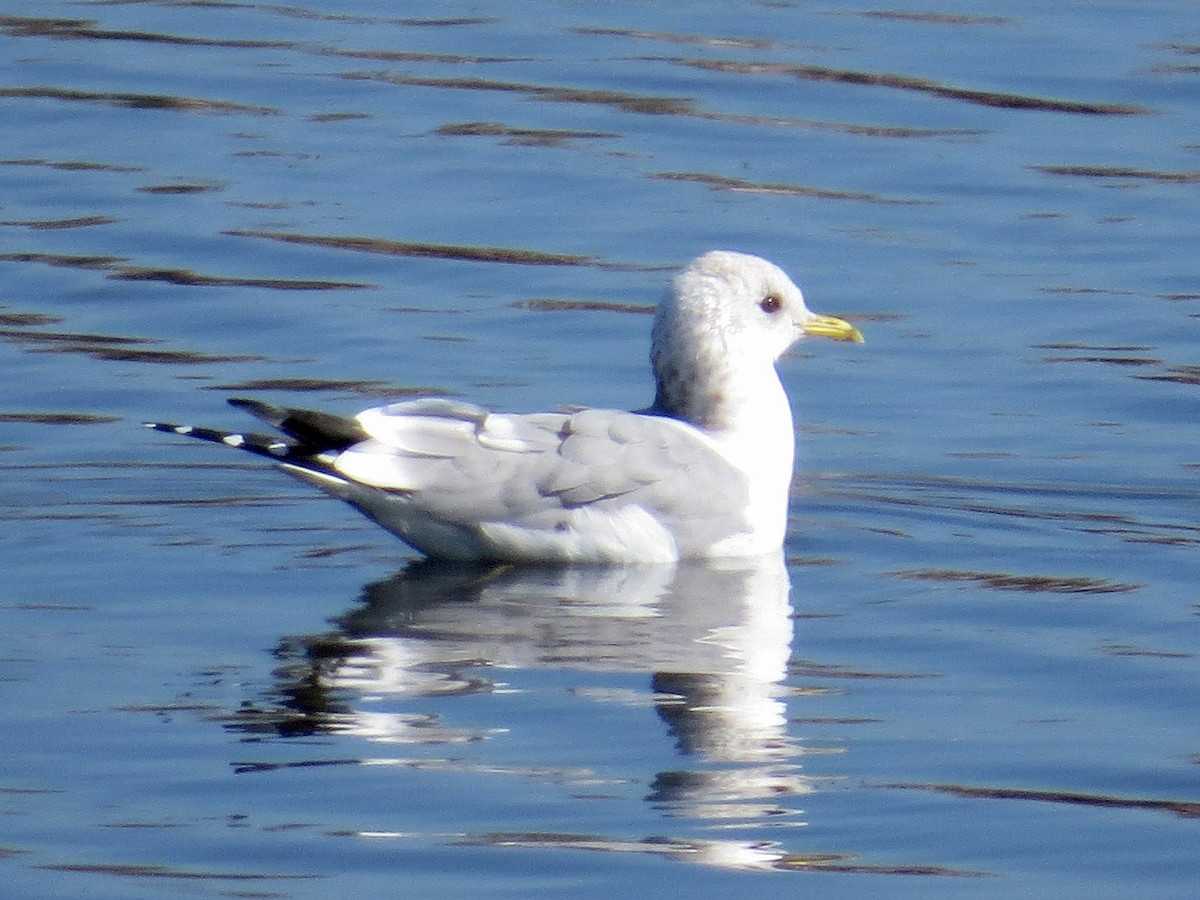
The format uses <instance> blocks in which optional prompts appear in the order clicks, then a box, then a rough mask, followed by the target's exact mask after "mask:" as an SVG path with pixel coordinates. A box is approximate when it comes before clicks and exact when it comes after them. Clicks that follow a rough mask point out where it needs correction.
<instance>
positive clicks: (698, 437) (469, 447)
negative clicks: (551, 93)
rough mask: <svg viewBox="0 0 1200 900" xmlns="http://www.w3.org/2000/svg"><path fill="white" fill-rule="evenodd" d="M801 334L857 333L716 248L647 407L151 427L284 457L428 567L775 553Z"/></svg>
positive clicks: (289, 466)
mask: <svg viewBox="0 0 1200 900" xmlns="http://www.w3.org/2000/svg"><path fill="white" fill-rule="evenodd" d="M805 334H818V335H824V336H828V337H834V338H838V339H842V340H858V341H861V340H862V338H861V336H860V335H859V333H858V331H857V330H856V329H855V328H853V326H851V325H849V324H847V323H846V322H843V321H841V320H840V319H833V318H831V317H828V316H819V315H816V314H814V313H811V312H809V310H808V309H807V308H806V307H805V305H804V298H803V295H802V294H801V293H800V290H799V289H798V288H797V287H796V286H795V285H794V284H792V282H791V281H790V280H789V279H788V277H787V276H786V275H785V274H784V273H783V272H782V271H781V270H780V269H778V268H777V267H775V266H774V265H772V264H771V263H768V262H766V261H765V260H762V259H758V258H757V257H753V256H747V255H744V254H740V253H730V252H726V251H713V252H711V253H707V254H705V255H704V256H701V257H699V258H698V259H696V260H695V261H693V262H692V263H691V264H689V265H688V266H687V267H685V268H684V269H683V270H682V271H681V272H680V273H679V275H678V276H677V277H676V278H675V281H674V284H673V289H672V291H671V292H670V294H669V295H668V296H667V298H666V299H664V300H663V302H662V303H661V304H660V306H659V308H658V311H657V314H656V317H655V322H654V331H653V348H652V350H651V362H652V364H653V368H654V375H655V383H656V396H655V400H654V404H653V405H652V406H651V407H649V408H648V409H646V410H643V411H641V412H623V411H616V410H596V409H586V410H582V411H579V412H572V413H535V414H529V415H516V414H504V413H491V412H488V411H487V410H484V409H482V408H480V407H477V406H473V405H471V404H468V403H461V402H457V401H449V400H440V399H431V400H415V401H409V402H405V403H396V404H392V405H390V406H383V407H378V408H375V409H368V410H366V411H365V412H362V413H360V414H359V415H358V416H356V417H355V418H354V419H341V418H338V417H335V416H330V415H328V414H326V413H311V412H307V411H303V410H292V409H284V408H281V407H276V406H271V405H269V404H264V403H259V402H257V401H250V400H235V401H231V402H233V403H234V404H235V405H238V406H241V407H243V408H246V409H248V410H249V411H250V412H251V413H253V414H254V415H256V416H258V417H259V418H260V419H262V420H264V421H266V422H267V423H269V424H270V425H272V426H274V427H276V428H278V429H279V430H281V431H282V432H283V433H284V434H285V435H287V439H285V440H281V439H276V438H271V437H264V436H261V435H250V434H230V433H226V432H219V431H213V430H211V429H202V428H191V427H188V426H175V425H166V424H162V423H152V424H151V425H150V427H153V428H157V429H158V430H163V431H174V432H176V433H181V434H187V435H190V436H194V437H199V438H203V439H206V440H212V441H219V442H223V443H226V444H229V445H232V446H235V447H240V448H242V449H245V450H249V451H251V452H254V453H258V454H260V455H263V456H267V457H270V458H272V459H275V460H276V461H277V462H278V464H279V465H280V467H281V468H282V469H283V470H284V471H286V472H288V473H289V474H292V475H295V476H297V477H298V478H300V479H302V480H304V481H307V482H309V483H311V484H314V485H316V486H317V487H319V488H321V489H322V490H324V491H326V492H327V493H329V494H332V495H333V496H335V497H338V498H340V499H342V500H345V501H346V502H348V503H350V504H351V505H353V506H354V507H356V508H357V509H359V510H360V511H362V512H363V513H365V514H366V515H367V516H369V517H370V518H372V519H374V520H375V521H376V522H378V523H379V524H380V525H382V526H383V527H384V528H386V529H387V530H388V531H391V532H392V533H394V534H396V535H397V536H399V537H400V538H401V539H403V540H404V541H405V542H407V543H408V544H410V545H411V546H413V547H414V548H416V549H417V550H419V551H421V552H422V553H425V554H426V555H429V556H434V557H442V558H450V559H497V560H528V561H559V562H635V561H636V562H663V561H672V560H677V559H682V558H716V557H731V556H749V555H756V554H761V553H767V552H770V551H773V550H776V549H778V548H779V547H780V546H781V544H782V542H783V537H784V530H785V528H786V524H787V503H788V493H789V485H790V482H791V476H792V457H793V449H794V435H793V429H792V416H791V409H790V405H789V403H788V398H787V395H786V394H785V393H784V389H783V385H782V384H781V383H780V381H779V376H778V374H777V373H776V371H775V363H776V360H777V359H778V358H779V356H780V355H781V354H782V353H783V352H784V351H785V350H787V348H788V347H790V346H791V345H792V344H793V343H794V342H795V341H796V340H797V339H798V338H800V337H801V336H803V335H805Z"/></svg>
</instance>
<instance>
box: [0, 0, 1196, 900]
mask: <svg viewBox="0 0 1200 900" xmlns="http://www.w3.org/2000/svg"><path fill="white" fill-rule="evenodd" d="M0 16H2V17H3V18H0V32H2V33H0V60H2V62H0V73H2V77H0V116H2V117H3V123H4V128H3V138H2V140H0V148H2V149H0V223H2V224H0V273H2V278H3V280H2V281H0V284H2V285H3V290H2V292H0V336H2V337H3V338H4V342H3V347H4V350H3V352H2V353H0V376H2V377H3V380H4V383H5V385H6V386H7V390H6V394H5V399H4V401H3V403H2V404H0V448H2V449H0V467H2V469H3V480H2V481H0V485H2V487H0V515H2V516H3V519H4V530H3V539H2V543H0V553H2V554H3V570H4V572H5V576H6V577H5V579H4V582H3V589H2V590H0V628H2V631H0V633H2V634H3V635H4V637H3V639H2V641H0V698H2V701H0V702H2V703H3V707H2V708H3V710H4V715H5V719H6V721H5V723H4V725H5V727H4V733H5V754H4V760H5V762H4V766H3V769H2V771H0V872H2V876H3V881H2V882H0V883H3V884H4V885H5V889H4V894H5V895H6V896H13V897H67V896H70V897H77V896H83V895H87V896H97V897H109V896H111V897H121V898H127V897H142V896H146V897H162V896H176V895H187V896H197V895H198V896H214V897H223V896H256V897H258V896H272V897H276V896H277V897H330V896H352V895H357V894H359V893H360V892H368V891H369V892H374V893H389V894H395V893H398V892H403V893H405V894H408V895H412V896H430V897H458V896H462V897H467V896H470V897H495V898H501V897H507V896H513V897H518V896H519V897H523V898H524V897H560V896H564V895H569V896H580V897H609V896H613V895H614V894H621V893H624V894H629V895H633V896H642V897H652V896H678V895H679V894H680V893H683V892H687V893H691V894H693V895H698V896H727V895H730V894H732V893H734V892H746V891H752V892H754V893H755V895H757V896H763V897H773V896H795V895H796V894H797V893H798V892H811V893H813V894H815V895H820V896H825V897H859V896H868V895H870V896H875V895H883V894H886V895H887V896H893V897H910V896H911V897H922V898H925V897H935V896H948V897H1009V896H1030V897H1033V896H1038V897H1050V896H1053V897H1056V898H1061V897H1088V898H1095V897H1125V896H1130V895H1133V894H1137V895H1138V896H1154V897H1172V898H1174V897H1183V896H1189V895H1192V894H1194V891H1195V888H1194V885H1195V883H1196V878H1197V876H1198V875H1200V861H1198V857H1197V852H1196V847H1197V824H1196V823H1197V817H1198V816H1200V784H1198V778H1197V775H1198V773H1200V769H1198V767H1197V763H1198V758H1200V729H1198V727H1197V718H1196V712H1195V711H1196V709H1197V707H1198V705H1200V696H1198V695H1200V691H1198V688H1197V685H1198V684H1200V679H1198V678H1197V675H1198V673H1197V653H1198V652H1200V640H1198V636H1197V629H1198V625H1200V618H1198V614H1200V598H1197V595H1196V589H1195V585H1196V583H1197V576H1198V574H1200V572H1198V567H1197V557H1196V554H1197V544H1198V543H1200V524H1198V523H1197V509H1198V501H1200V491H1198V490H1197V488H1196V481H1195V476H1196V471H1197V466H1198V465H1200V456H1198V454H1197V449H1196V448H1197V441H1196V421H1197V414H1198V411H1200V410H1198V406H1197V394H1196V391H1197V382H1198V374H1197V373H1198V372H1200V359H1197V355H1196V348H1197V346H1198V342H1197V327H1198V321H1197V320H1198V319H1200V306H1198V305H1197V304H1198V303H1200V277H1198V276H1200V272H1198V263H1197V259H1198V258H1200V257H1198V256H1197V254H1196V239H1195V233H1196V227H1195V226H1196V209H1197V198H1198V196H1200V194H1198V192H1200V156H1198V155H1197V154H1198V153H1200V145H1198V144H1197V133H1198V129H1197V124H1198V123H1197V109H1200V105H1198V104H1197V99H1198V98H1197V94H1198V81H1197V65H1196V60H1197V53H1198V51H1200V21H1198V20H1197V19H1196V16H1195V6H1194V4H1191V3H1184V2H1156V3H1107V4H1091V3H1060V4H1054V5H1051V6H1046V5H1045V4H1033V3H1014V4H1006V5H1004V6H1003V7H995V6H988V5H983V4H977V3H970V2H967V0H957V2H955V0H950V2H947V3H944V4H941V5H939V6H938V7H937V11H936V12H935V13H933V12H929V11H928V10H926V9H925V8H923V7H922V8H912V9H910V8H905V7H880V6H878V5H874V4H869V3H861V4H856V3H837V2H830V3H826V4H807V3H805V4H790V5H789V4H755V3H692V4H687V5H682V6H679V7H678V8H675V7H660V6H647V5H645V4H624V3H616V4H573V3H553V2H544V3H537V4H516V3H495V4H488V5H485V6H476V5H466V4H463V5H459V4H438V5H436V6H430V5H419V4H385V3H370V2H366V0H363V2H357V3H354V2H343V3H335V2H332V0H329V2H318V0H313V2H308V3H305V4H303V5H300V6H296V5H292V6H282V5H271V4H256V3H239V2H232V3H221V4H200V3H197V4H190V3H172V2H159V3H153V2H138V3H135V2H126V3H111V2H78V3H65V2H62V3H59V2H50V3H41V4H37V5H36V8H35V5H33V4H26V3H16V2H7V3H0ZM710 247H730V248H737V249H744V250H748V251H751V252H755V253H758V254H760V255H763V256H766V257H768V258H771V259H773V260H775V261H777V262H779V263H780V264H781V265H783V266H785V267H786V268H788V269H789V270H790V271H791V272H792V273H793V274H795V275H796V276H797V278H798V280H799V281H800V282H801V283H802V284H803V285H804V287H805V289H806V293H807V295H808V297H809V300H810V303H811V304H812V306H813V307H814V308H816V309H820V310H822V311H825V312H830V313H835V314H839V315H844V316H847V317H849V318H851V319H853V320H854V321H855V322H856V323H858V324H859V325H860V326H861V327H862V329H863V330H864V332H865V333H866V335H867V341H868V342H867V344H866V345H865V346H863V347H844V346H840V345H831V344H827V343H821V344H817V343H816V342H814V343H811V344H805V345H804V346H803V347H802V348H801V350H799V351H798V352H797V353H795V354H794V355H793V356H792V357H791V358H789V359H787V360H785V361H784V364H783V374H784V379H785V381H786V383H787V384H788V386H789V388H790V391H791V395H792V398H793V401H794V406H795V408H796V416H797V421H798V424H799V426H800V430H801V432H802V444H801V453H800V455H801V461H800V468H799V471H798V475H797V480H796V486H795V496H794V502H793V507H792V522H791V528H790V530H789V539H788V543H787V546H786V548H785V550H786V561H785V562H780V561H774V562H771V561H768V562H767V563H765V564H763V565H760V566H752V567H745V566H720V567H715V568H714V567H697V566H681V567H679V568H678V569H674V570H672V569H659V568H655V567H648V568H643V569H633V570H626V569H618V570H612V571H594V570H593V571H567V572H556V571H552V570H550V571H548V570H502V571H479V570H472V569H445V568H440V567H436V566H434V567H431V566H420V565H418V566H415V567H410V562H411V555H410V554H409V553H408V552H407V551H405V549H404V548H403V547H402V546H401V545H399V544H398V543H397V542H395V541H394V540H392V539H391V538H389V537H388V536H387V535H386V534H384V533H382V532H380V531H378V530H377V529H374V528H373V527H372V526H371V525H370V524H369V523H367V522H366V521H364V520H360V519H359V518H357V517H356V516H355V515H354V514H353V513H352V512H351V511H349V510H348V509H344V508H342V507H341V506H339V505H337V504H336V503H334V502H332V501H329V500H327V499H325V498H322V497H318V496H314V495H313V494H312V493H311V492H309V491H307V490H305V489H304V488H303V487H301V486H300V485H296V484H293V483H292V482H290V481H288V480H287V479H284V478H282V477H280V476H279V475H277V474H276V473H273V472H271V471H270V470H269V469H267V468H264V467H261V466H259V465H256V464H254V462H253V461H247V460H243V459H241V458H238V457H236V456H235V455H233V454H231V453H222V452H221V451H220V450H219V448H213V447H210V446H201V445H195V446H193V445H191V444H188V443H184V442H182V441H179V440H174V439H171V438H169V437H166V436H163V435H154V434H151V433H149V432H146V431H144V430H142V429H140V428H138V427H136V426H137V424H138V423H139V422H140V421H142V420H143V419H145V418H167V419H176V420H182V421H195V422H204V423H209V424H215V425H228V426H234V427H236V426H238V425H240V424H241V420H240V419H239V418H238V417H237V414H236V412H235V411H233V410H228V409H226V408H225V407H224V404H223V403H222V398H223V397H224V396H225V395H226V394H229V393H242V394H249V395H254V396H262V397H265V398H268V399H278V400H283V401H287V402H296V403H303V404H311V405H315V406H319V407H322V408H327V409H332V410H336V411H342V412H351V411H353V410H355V409H358V408H361V407H363V406H367V405H372V404H375V403H377V402H379V401H380V399H381V398H382V397H385V396H405V395H408V394H410V393H444V394H446V395H450V396H463V397H467V398H470V399H471V400H474V401H477V402H480V403H484V404H487V405H490V406H496V407H503V408H508V409H520V410H530V409H538V408H547V407H551V406H553V405H555V404H560V403H564V402H573V403H581V404H588V405H606V406H621V407H630V406H638V405H641V404H644V403H645V402H646V401H647V399H648V381H647V375H646V368H645V363H644V361H643V360H644V357H645V352H646V349H647V344H648V338H647V331H648V325H649V319H648V317H647V316H645V315H643V314H641V312H642V309H643V308H644V307H647V306H650V305H652V304H653V303H654V302H655V301H656V300H657V297H658V295H659V293H660V291H661V289H662V285H663V283H664V281H665V279H666V277H667V272H668V271H669V270H670V269H671V268H673V267H674V266H677V265H679V264H680V263H682V262H683V261H685V260H686V259H688V258H689V257H691V256H693V255H695V254H696V253H698V252H701V251H703V250H704V249H708V248H710Z"/></svg>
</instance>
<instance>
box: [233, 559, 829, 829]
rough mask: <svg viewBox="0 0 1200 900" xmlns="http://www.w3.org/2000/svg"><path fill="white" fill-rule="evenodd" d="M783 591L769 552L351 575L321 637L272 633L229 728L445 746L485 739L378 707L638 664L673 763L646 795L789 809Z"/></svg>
mask: <svg viewBox="0 0 1200 900" xmlns="http://www.w3.org/2000/svg"><path fill="white" fill-rule="evenodd" d="M789 591H790V582H789V578H788V572H787V568H786V566H785V564H784V561H783V557H782V554H771V555H768V556H766V557H759V558H753V559H739V560H723V561H714V562H679V563H674V564H664V565H633V566H572V567H512V566H494V567H487V566H480V565H463V564H451V563H444V562H433V561H421V562H417V563H414V564H412V565H410V566H409V567H407V568H405V569H404V570H403V571H401V572H399V573H398V574H396V575H395V576H393V577H391V578H389V579H387V580H385V581H380V582H376V583H373V584H369V585H367V587H366V588H365V589H364V592H363V597H362V602H360V603H359V604H357V605H356V606H355V607H354V608H353V609H351V610H349V611H347V612H346V613H344V614H343V615H341V616H339V617H338V618H336V619H334V620H333V621H334V624H335V626H336V629H335V630H334V631H331V632H329V633H325V634H320V635H306V636H298V637H287V638H284V639H283V640H282V641H281V642H280V644H279V646H278V648H277V650H276V653H277V655H278V657H279V661H280V665H279V667H278V668H277V670H276V672H275V684H274V688H273V690H272V693H271V696H270V698H269V701H270V702H268V703H267V704H266V705H265V706H253V705H248V706H246V707H245V708H244V709H242V710H241V711H240V712H239V713H238V714H237V715H235V716H234V717H233V719H232V720H231V721H230V723H229V724H230V727H233V728H236V729H237V730H239V731H242V732H244V733H247V734H248V735H263V734H275V735H279V734H284V735H289V736H291V735H298V734H330V733H341V734H352V735H356V736H359V737H364V738H367V739H369V740H372V741H377V742H381V743H388V744H418V743H419V744H445V743H461V742H469V741H475V740H483V739H486V738H487V737H488V733H486V732H481V731H480V730H478V729H471V728H455V727H451V726H448V725H446V724H445V723H443V722H442V721H440V719H439V717H438V716H436V715H432V714H429V713H410V712H400V711H396V707H397V706H398V705H403V704H394V703H393V704H388V703H380V702H379V700H380V699H381V698H384V699H392V700H394V699H398V698H433V697H445V696H448V695H454V694H467V693H478V692H487V691H493V690H496V689H498V687H499V685H500V682H498V681H496V680H493V679H494V678H496V677H498V676H497V675H496V673H497V670H500V671H502V670H503V669H511V668H520V669H525V670H530V669H537V668H549V667H553V668H555V669H560V670H561V669H575V670H584V671H596V672H604V671H606V672H634V673H645V674H646V675H647V676H648V688H649V697H650V698H652V702H653V704H654V708H655V710H656V711H657V714H658V716H659V718H660V720H661V721H662V722H663V723H664V724H665V726H666V730H667V732H668V734H669V736H670V739H671V740H673V741H674V744H675V748H676V750H677V753H678V760H679V765H678V767H677V768H675V769H673V770H671V771H662V772H659V773H658V774H657V775H656V776H655V777H654V779H653V782H652V784H651V786H650V789H649V794H648V796H647V800H648V802H650V803H651V804H653V805H654V806H656V807H658V808H660V809H662V810H663V811H664V812H665V813H666V814H668V815H672V816H685V817H688V818H702V819H707V820H719V821H728V820H729V819H738V820H740V821H743V822H744V821H746V820H747V819H749V820H751V821H761V819H762V817H764V816H771V817H777V816H779V815H781V814H785V813H787V814H795V813H796V810H795V809H785V808H781V806H780V802H781V799H782V798H783V797H785V796H787V795H795V794H798V793H806V792H807V791H808V790H809V789H810V788H809V784H808V782H807V781H806V780H805V778H804V776H802V775H801V774H800V773H799V767H798V765H797V764H796V763H795V758H796V756H797V755H798V753H799V748H798V747H797V746H796V745H795V742H794V741H793V740H792V738H791V737H789V735H788V731H787V710H786V705H785V702H784V687H783V682H784V678H785V675H786V672H787V663H788V659H789V656H790V654H791V638H792V619H791V615H790V612H791V607H790V603H789ZM601 693H602V692H601ZM514 727H516V726H514ZM567 762H569V761H564V763H567Z"/></svg>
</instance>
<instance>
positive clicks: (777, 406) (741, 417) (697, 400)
mask: <svg viewBox="0 0 1200 900" xmlns="http://www.w3.org/2000/svg"><path fill="white" fill-rule="evenodd" d="M680 359H681V358H680V357H679V356H673V357H671V358H667V357H666V356H663V357H658V356H656V357H655V358H654V359H653V362H654V373H655V381H656V386H657V393H656V394H655V398H654V405H653V406H652V407H651V411H652V412H655V413H657V414H659V415H665V416H670V417H671V418H675V419H681V420H683V421H685V422H688V423H690V424H692V425H694V426H696V428H698V429H700V431H702V432H704V433H705V434H706V435H707V436H708V437H709V438H711V439H712V440H713V442H714V443H715V444H717V445H718V446H719V447H720V448H721V450H722V451H723V452H724V453H725V455H726V456H727V457H729V458H730V460H731V461H732V462H734V463H735V464H737V465H739V466H740V467H742V468H743V469H744V470H745V471H746V472H747V475H748V476H749V477H750V478H751V480H752V481H759V482H760V483H764V484H769V485H771V489H774V490H783V491H785V492H786V488H787V485H789V484H790V482H791V476H792V457H793V452H794V450H795V436H794V432H793V430H792V410H791V405H790V404H789V402H788V398H787V394H786V393H785V392H784V390H783V385H782V384H781V383H780V381H779V375H778V373H777V372H776V371H775V365H774V363H773V362H771V361H769V360H767V359H764V358H763V357H761V356H760V357H749V358H748V357H742V358H741V359H740V360H738V362H737V363H736V364H735V363H733V362H731V361H730V360H729V359H728V358H723V359H717V358H713V359H701V358H697V357H696V356H684V357H682V360H684V361H683V362H681V361H680ZM781 483H782V484H781Z"/></svg>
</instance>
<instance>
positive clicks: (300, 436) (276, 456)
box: [143, 397, 367, 472]
mask: <svg viewBox="0 0 1200 900" xmlns="http://www.w3.org/2000/svg"><path fill="white" fill-rule="evenodd" d="M229 403H230V404H231V405H233V406H236V407H237V408H238V409H244V410H246V411H247V412H249V413H250V414H251V415H253V416H255V417H256V418H258V419H260V420H262V421H263V422H266V423H267V424H268V425H271V426H273V427H275V428H278V429H279V430H280V431H281V432H283V435H284V436H282V437H281V436H279V435H270V434H258V433H255V432H252V431H220V430H218V429H216V428H203V427H200V426H196V425H176V424H173V423H171V422H144V423H143V424H144V425H145V426H146V427H147V428H151V429H153V430H155V431H165V432H166V433H168V434H178V435H183V436H184V437H192V438H197V439H199V440H202V441H208V442H210V443H213V444H224V445H225V446H226V447H233V448H235V449H237V450H245V451H246V452H248V453H253V454H256V455H257V456H265V457H266V458H267V459H271V460H274V461H275V462H278V463H290V464H292V465H294V466H299V467H301V468H305V469H310V470H313V471H318V472H321V471H326V470H327V469H328V465H329V463H330V462H332V460H333V458H334V457H335V456H336V455H337V453H339V452H340V451H342V450H345V449H346V448H347V447H350V446H352V445H354V444H357V443H358V442H359V441H364V440H366V439H367V434H366V432H364V431H363V430H362V428H361V427H360V426H359V424H358V423H357V422H356V421H354V420H353V419H345V418H342V417H341V416H335V415H331V414H330V413H323V412H314V411H312V410H307V409H293V408H291V407H285V406H275V405H273V404H270V403H263V402H262V401H260V400H247V399H245V398H241V397H231V398H230V400H229ZM326 454H328V455H326Z"/></svg>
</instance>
